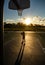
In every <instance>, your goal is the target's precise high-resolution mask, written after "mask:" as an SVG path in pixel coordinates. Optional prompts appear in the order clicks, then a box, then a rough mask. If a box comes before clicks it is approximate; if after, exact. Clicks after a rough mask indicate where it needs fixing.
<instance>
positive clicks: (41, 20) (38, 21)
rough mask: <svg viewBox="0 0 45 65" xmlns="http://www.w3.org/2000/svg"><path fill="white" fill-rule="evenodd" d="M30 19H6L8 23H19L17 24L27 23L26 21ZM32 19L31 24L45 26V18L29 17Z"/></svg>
mask: <svg viewBox="0 0 45 65" xmlns="http://www.w3.org/2000/svg"><path fill="white" fill-rule="evenodd" d="M26 18H28V17H24V18H21V19H20V18H19V19H17V21H15V20H13V19H6V23H17V22H22V23H24V22H25V19H26ZM29 18H30V19H31V23H32V24H40V25H45V17H44V18H42V17H40V16H34V17H29Z"/></svg>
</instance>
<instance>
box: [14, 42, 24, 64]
mask: <svg viewBox="0 0 45 65" xmlns="http://www.w3.org/2000/svg"><path fill="white" fill-rule="evenodd" d="M24 48H25V42H24V41H22V43H21V48H20V51H19V54H18V57H17V59H16V62H15V64H14V65H21V60H22V57H23V52H24Z"/></svg>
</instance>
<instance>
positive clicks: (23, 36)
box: [21, 32, 25, 41]
mask: <svg viewBox="0 0 45 65" xmlns="http://www.w3.org/2000/svg"><path fill="white" fill-rule="evenodd" d="M21 35H22V39H23V41H25V32H22V33H21Z"/></svg>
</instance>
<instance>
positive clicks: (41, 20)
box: [32, 16, 45, 25]
mask: <svg viewBox="0 0 45 65" xmlns="http://www.w3.org/2000/svg"><path fill="white" fill-rule="evenodd" d="M32 23H34V24H40V25H42V24H43V25H45V18H42V17H40V16H35V17H33V18H32Z"/></svg>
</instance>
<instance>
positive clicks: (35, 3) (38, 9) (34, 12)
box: [3, 0, 45, 24]
mask: <svg viewBox="0 0 45 65" xmlns="http://www.w3.org/2000/svg"><path fill="white" fill-rule="evenodd" d="M9 1H10V0H5V2H4V8H3V21H4V22H7V21H14V22H17V21H18V20H19V19H20V16H18V12H17V10H11V9H9V8H8V3H9ZM24 17H30V18H32V19H33V23H34V21H39V20H40V19H41V20H40V21H41V23H42V24H45V0H30V8H28V9H25V10H23V12H22V16H21V18H22V19H23V18H24ZM36 23H37V22H36ZM38 23H39V22H38Z"/></svg>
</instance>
